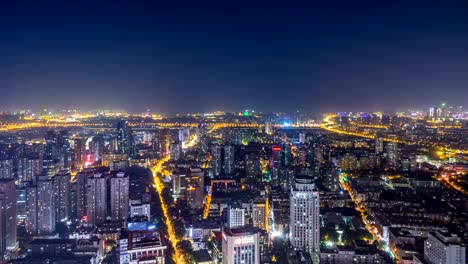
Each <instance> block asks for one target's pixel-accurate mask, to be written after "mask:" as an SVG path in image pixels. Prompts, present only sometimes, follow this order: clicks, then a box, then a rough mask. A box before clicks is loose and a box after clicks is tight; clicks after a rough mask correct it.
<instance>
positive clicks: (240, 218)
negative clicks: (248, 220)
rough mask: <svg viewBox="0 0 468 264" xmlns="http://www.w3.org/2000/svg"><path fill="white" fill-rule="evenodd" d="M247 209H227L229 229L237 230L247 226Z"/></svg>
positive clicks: (235, 207) (234, 207) (236, 207)
mask: <svg viewBox="0 0 468 264" xmlns="http://www.w3.org/2000/svg"><path fill="white" fill-rule="evenodd" d="M245 211H246V210H245V208H242V207H239V206H234V205H229V206H228V208H227V227H228V228H237V227H242V226H245Z"/></svg>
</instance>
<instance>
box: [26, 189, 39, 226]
mask: <svg viewBox="0 0 468 264" xmlns="http://www.w3.org/2000/svg"><path fill="white" fill-rule="evenodd" d="M24 225H25V228H26V232H28V233H29V234H30V235H35V234H37V187H36V186H28V187H26V218H25V220H24Z"/></svg>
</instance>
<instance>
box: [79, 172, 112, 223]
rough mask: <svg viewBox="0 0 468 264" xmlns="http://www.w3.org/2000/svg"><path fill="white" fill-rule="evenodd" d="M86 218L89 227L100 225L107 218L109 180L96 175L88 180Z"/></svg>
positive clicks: (98, 174)
mask: <svg viewBox="0 0 468 264" xmlns="http://www.w3.org/2000/svg"><path fill="white" fill-rule="evenodd" d="M86 188H87V190H86V216H85V217H84V218H85V220H86V221H87V222H88V224H89V225H94V226H97V225H100V224H102V223H103V222H104V221H105V219H106V217H107V179H106V177H105V176H104V175H102V173H95V174H94V175H93V176H92V177H90V178H88V179H87V187H86Z"/></svg>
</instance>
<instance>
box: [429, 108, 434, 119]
mask: <svg viewBox="0 0 468 264" xmlns="http://www.w3.org/2000/svg"><path fill="white" fill-rule="evenodd" d="M434 114H435V108H434V107H429V117H430V118H433V117H434Z"/></svg>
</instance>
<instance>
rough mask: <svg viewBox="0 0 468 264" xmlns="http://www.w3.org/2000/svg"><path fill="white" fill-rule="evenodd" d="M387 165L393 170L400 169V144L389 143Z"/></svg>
mask: <svg viewBox="0 0 468 264" xmlns="http://www.w3.org/2000/svg"><path fill="white" fill-rule="evenodd" d="M386 154H387V164H388V166H389V167H390V168H391V169H397V167H398V158H399V157H398V144H397V143H394V142H389V143H388V144H387V150H386Z"/></svg>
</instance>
